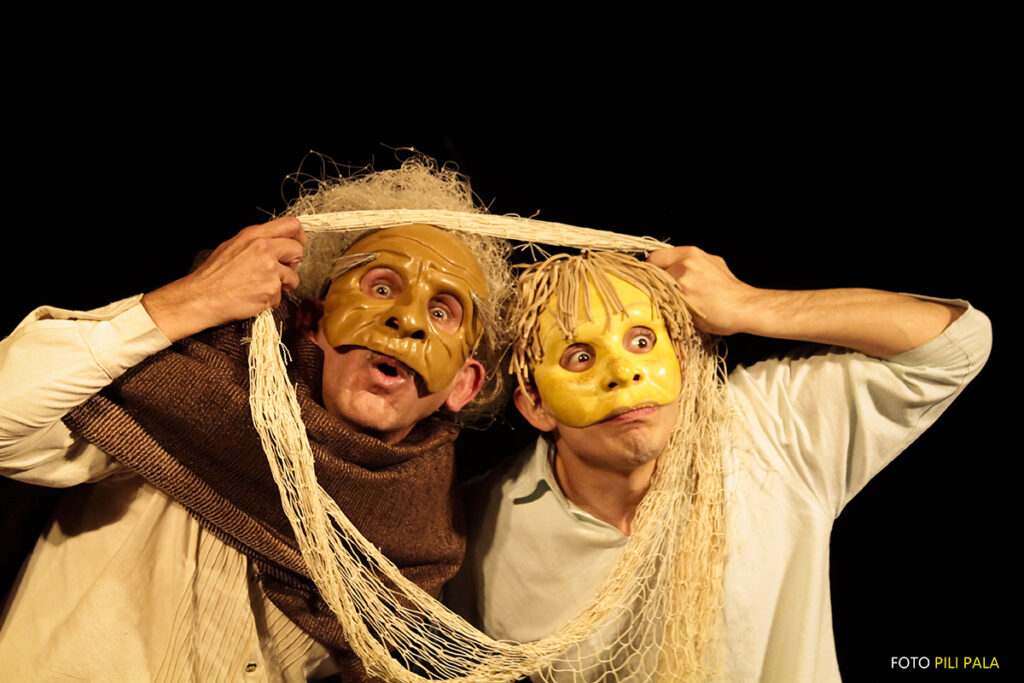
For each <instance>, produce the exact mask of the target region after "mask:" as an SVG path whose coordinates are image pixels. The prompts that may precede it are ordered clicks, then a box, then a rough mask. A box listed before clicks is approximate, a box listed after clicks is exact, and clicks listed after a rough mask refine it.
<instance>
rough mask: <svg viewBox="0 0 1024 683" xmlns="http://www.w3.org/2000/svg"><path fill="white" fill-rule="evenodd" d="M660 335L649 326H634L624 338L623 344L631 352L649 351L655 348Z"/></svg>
mask: <svg viewBox="0 0 1024 683" xmlns="http://www.w3.org/2000/svg"><path fill="white" fill-rule="evenodd" d="M657 341H658V335H656V334H654V332H653V331H652V330H651V329H649V328H647V327H632V328H630V329H629V331H628V332H626V334H625V336H624V337H623V338H622V346H623V347H625V349H626V350H627V351H629V352H630V353H647V352H648V351H650V350H651V349H653V348H654V345H655V344H656V343H657Z"/></svg>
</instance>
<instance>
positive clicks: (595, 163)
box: [0, 2, 1020, 680]
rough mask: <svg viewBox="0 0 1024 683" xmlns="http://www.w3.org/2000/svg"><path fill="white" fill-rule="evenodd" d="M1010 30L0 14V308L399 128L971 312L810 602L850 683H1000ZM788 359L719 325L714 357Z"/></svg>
mask: <svg viewBox="0 0 1024 683" xmlns="http://www.w3.org/2000/svg"><path fill="white" fill-rule="evenodd" d="M1008 23H1009V20H1008V18H1007V17H1005V16H1000V15H998V14H990V13H986V12H984V11H982V10H971V11H969V12H964V11H961V12H955V11H952V10H947V11H944V12H938V11H936V10H934V9H931V10H928V11H923V10H922V11H916V10H909V9H906V10H900V11H894V10H892V9H891V8H887V9H865V8H862V7H859V6H852V5H851V6H847V7H846V9H844V10H838V9H836V10H829V11H827V12H825V11H821V10H801V11H796V10H784V11H783V10H772V11H768V10H764V9H761V10H756V11H751V10H749V9H742V8H733V9H732V10H730V11H720V12H718V13H715V14H711V13H702V12H693V11H684V10H671V11H670V10H666V9H664V8H661V7H660V6H658V5H655V4H647V3H633V4H631V5H630V7H629V9H626V8H625V7H624V6H623V7H620V8H618V9H598V8H595V7H592V6H590V3H582V2H575V3H562V4H560V5H559V6H558V7H555V8H553V7H550V6H548V3H534V2H520V3H515V4H512V3H507V4H506V3H487V4H486V5H484V4H483V3H481V4H480V5H478V6H474V5H461V4H458V3H433V4H429V5H428V4H421V5H417V6H415V7H411V8H406V7H403V6H401V5H400V4H397V3H388V4H387V5H386V6H384V5H382V6H381V8H380V9H378V10H371V9H368V8H366V7H362V8H358V9H353V8H351V7H349V6H347V5H346V4H345V3H333V4H331V5H329V6H327V7H325V6H321V4H319V3H311V2H292V3H287V5H285V4H284V3H273V2H249V3H221V4H220V5H218V7H217V8H216V9H211V8H209V7H201V6H199V5H196V6H191V5H189V4H187V3H174V4H168V5H161V6H149V5H145V6H144V5H141V4H140V5H138V6H125V7H111V6H107V7H105V8H97V7H91V6H75V7H60V6H55V5H48V6H46V7H45V8H43V9H39V10H35V11H32V12H28V13H22V14H9V15H8V16H7V17H6V34H7V40H6V43H5V47H4V51H5V57H6V59H5V73H6V77H5V79H4V81H5V95H6V96H5V104H4V107H3V110H4V112H5V113H6V114H7V122H6V123H5V124H3V125H4V132H5V135H4V148H5V166H6V168H7V171H6V176H7V178H6V181H5V190H6V191H5V199H6V201H5V206H4V209H5V217H6V221H5V222H6V225H5V226H4V227H5V230H4V242H5V243H6V256H7V258H6V259H5V261H6V263H5V267H4V268H3V269H2V271H0V272H2V278H3V280H2V284H3V291H4V292H5V293H6V295H7V298H8V304H7V305H5V306H3V307H2V313H3V320H2V321H0V322H2V327H3V329H5V330H9V329H12V328H13V327H14V325H16V324H17V322H18V321H19V320H20V319H21V318H22V317H23V316H24V315H25V314H27V313H28V312H29V310H31V308H32V307H34V306H36V305H39V304H42V303H49V304H54V305H59V306H63V307H68V308H89V307H93V306H97V305H101V304H104V303H107V302H108V301H111V300H114V299H117V298H121V297H123V296H127V295H130V294H134V293H138V292H143V291H146V290H148V289H152V288H154V287H157V286H159V285H161V284H163V283H165V282H167V281H169V280H171V279H174V278H176V277H179V276H180V275H181V274H183V272H184V271H185V270H186V269H187V267H188V265H189V263H190V261H191V259H192V256H193V255H194V254H195V252H196V251H198V250H199V249H201V248H205V247H211V246H214V245H216V244H217V243H219V242H220V241H222V240H224V239H226V238H227V237H229V236H231V235H232V234H233V233H234V232H236V231H237V230H238V229H240V228H241V227H244V226H245V225H248V224H251V223H256V222H262V221H263V220H265V219H266V218H267V216H268V215H269V214H272V213H275V212H279V211H280V210H281V209H282V208H283V207H284V203H285V202H284V199H282V192H284V193H285V194H287V192H288V187H287V186H286V184H284V183H283V182H282V181H283V179H284V177H285V176H286V175H287V174H289V173H291V172H294V171H297V170H299V168H300V166H301V165H302V164H303V160H304V158H306V155H307V153H308V152H309V151H310V150H315V151H316V152H319V153H322V154H324V155H327V156H328V157H330V158H332V159H333V160H334V161H335V162H337V163H339V164H352V165H355V166H364V165H366V164H368V163H371V162H373V163H375V165H376V166H377V167H378V168H388V167H392V166H393V165H394V163H395V162H394V158H395V152H394V151H393V150H392V149H391V148H393V147H403V146H412V147H415V148H417V149H419V150H420V151H423V152H425V153H427V154H430V155H432V156H435V157H436V158H438V159H440V160H443V161H451V162H454V163H456V164H457V165H458V166H459V168H460V169H461V170H462V171H463V172H464V173H466V174H468V175H469V176H470V178H471V179H472V181H473V186H474V189H475V190H476V191H477V193H478V194H479V195H480V196H481V197H482V198H483V199H484V200H485V201H487V202H491V210H492V212H495V213H507V212H517V213H520V214H523V215H532V214H534V213H535V212H539V214H538V217H539V218H542V219H547V220H555V221H563V222H568V223H574V224H578V225H585V226H589V227H595V228H604V229H611V230H617V231H622V232H632V233H638V234H649V235H653V236H656V237H660V238H665V239H668V240H670V241H671V242H673V243H675V244H688V243H692V244H698V245H700V246H702V247H703V248H705V249H707V250H708V251H711V252H713V253H717V254H721V255H723V256H724V257H725V258H726V259H727V261H728V262H729V264H730V266H731V268H732V270H733V271H734V272H735V273H736V274H737V275H738V276H739V277H740V278H742V279H744V280H746V281H747V282H749V283H751V284H754V285H760V286H769V287H781V288H812V287H826V286H829V287H835V286H870V287H878V288H884V289H891V290H898V291H909V292H917V293H925V294H930V295H935V296H946V297H961V298H966V299H969V300H970V301H972V303H974V304H975V305H976V306H977V307H978V308H980V309H982V310H984V311H986V312H987V313H988V314H989V315H990V317H991V318H992V320H993V324H994V327H995V333H996V346H995V350H994V351H993V355H992V358H991V360H990V362H989V366H988V367H987V369H986V370H985V371H984V372H983V373H982V375H981V376H980V377H979V378H978V379H977V380H976V381H975V382H974V383H973V384H972V385H971V386H970V387H968V388H967V390H966V391H965V392H964V394H963V396H962V397H961V398H960V399H959V400H958V401H957V402H956V403H955V404H954V405H953V406H952V407H951V408H950V409H949V411H948V412H947V414H946V415H945V416H944V417H943V418H942V420H940V422H939V423H938V424H937V425H936V426H935V427H933V428H932V429H931V430H930V431H929V432H927V433H926V434H925V435H924V436H923V437H922V438H921V439H920V440H919V441H918V442H917V443H915V444H914V445H913V446H912V447H911V448H909V449H908V450H907V451H906V453H905V454H904V455H903V456H901V457H900V458H899V459H898V460H897V461H896V462H895V463H894V464H893V465H891V466H890V467H889V468H887V469H886V470H885V471H884V472H883V473H882V474H880V475H879V476H878V477H876V478H875V480H874V481H873V482H872V483H871V484H870V485H869V486H868V487H867V488H866V489H865V490H864V491H863V492H862V494H861V495H859V496H858V497H857V498H856V499H855V500H854V501H853V502H852V503H851V504H850V505H849V506H848V507H847V509H846V511H845V512H844V513H843V515H842V516H841V517H840V519H839V520H838V522H837V523H836V527H835V532H834V534H833V551H832V570H831V572H832V586H833V589H832V592H833V612H834V617H835V632H836V640H837V649H838V653H839V657H840V665H841V668H842V671H843V673H844V676H845V677H846V679H847V680H877V679H878V678H880V677H883V676H885V675H887V674H891V671H890V658H891V657H894V656H902V655H906V656H911V655H917V656H923V657H927V658H929V659H933V658H934V657H936V656H959V657H961V659H962V658H963V657H964V656H971V657H987V658H989V659H990V658H991V657H993V656H995V657H998V662H999V665H1000V670H999V671H988V672H985V677H991V676H992V675H999V674H1002V675H1006V674H1007V673H1008V672H1009V671H1011V670H1015V669H1018V668H1019V667H1018V666H1017V662H1016V651H1015V650H1014V649H1011V647H1010V642H1011V635H1013V634H1015V632H1016V628H1014V626H1015V624H1016V616H1017V610H1018V607H1019V602H1018V590H1017V584H1016V579H1017V577H1019V576H1020V561H1019V559H1017V555H1016V553H1011V551H1010V549H1011V547H1012V545H1014V544H1016V541H1014V539H1019V533H1017V532H1013V531H1012V529H1014V528H1016V526H1017V522H1018V521H1019V516H1018V515H1017V514H1016V509H1015V506H1014V505H1013V504H1012V502H1011V501H1012V500H1013V498H1012V496H1013V492H1012V490H1011V477H1013V476H1014V475H1015V474H1016V467H1015V465H1016V460H1017V458H1018V457H1019V453H1020V449H1019V447H1018V445H1017V443H1016V440H1015V439H1013V438H1011V431H1010V429H1011V425H1012V424H1013V422H1015V421H1016V420H1015V418H1016V415H1015V413H1016V411H1013V412H1011V407H1014V406H1015V402H1016V396H1015V395H1014V394H1011V393H1009V391H1008V390H1007V389H1006V388H1005V387H1003V388H1000V386H999V385H1000V384H1001V383H1008V381H1009V378H1010V377H1011V376H1013V375H1014V374H1015V373H1014V369H1015V368H1014V365H1011V363H1012V362H1013V361H1012V356H1011V353H1012V348H1013V345H1014V343H1013V342H1014V338H1013V337H1012V336H1011V334H1012V332H1011V331H1010V330H1009V329H1008V327H1007V326H1008V321H1010V320H1011V319H1012V318H1011V317H1010V316H1011V309H1010V294H1009V291H1012V290H1013V289H1014V287H1013V284H1014V282H1015V280H1014V278H1013V272H1014V266H1013V265H1012V263H1013V261H1015V259H1013V257H1014V256H1016V254H1015V253H1012V252H1014V251H1015V250H1016V240H1015V233H1016V232H1017V230H1018V229H1019V225H1018V227H1017V228H1015V227H1014V225H1016V224H1017V222H1016V221H1015V222H1014V224H1010V219H1009V214H1008V213H1007V212H1006V211H1005V210H1004V209H1003V208H999V204H1000V203H1003V202H1005V200H1006V188H1007V187H1008V186H1009V177H1010V173H1011V171H1014V170H1016V168H1015V166H1016V162H1017V160H1018V159H1019V156H1018V151H1017V149H1016V144H1015V142H1016V141H1015V140H1014V139H1013V136H1012V135H1011V126H1010V118H1011V113H1010V111H1009V100H1010V97H1009V93H1010V92H1012V91H1013V90H1015V89H1017V87H1018V83H1017V82H1016V79H1015V80H1011V69H1010V68H1009V65H1008V63H1007V61H1008V59H1009V53H1010V50H1009V42H1008V40H1009V38H1008V36H1009V32H1008V30H1007V25H1008ZM306 163H307V165H306V166H305V168H306V169H307V170H315V169H316V164H315V163H311V162H310V160H308V159H307V161H306ZM782 348H785V345H780V344H778V343H774V342H765V341H763V340H757V339H751V338H744V337H738V338H734V339H732V340H730V342H729V354H730V355H729V360H730V363H731V364H732V363H736V362H750V361H752V360H754V359H756V358H758V357H761V356H763V355H765V354H768V353H774V352H776V351H778V350H780V349H782ZM522 436H523V434H522V433H521V432H518V431H517V432H516V433H514V434H513V439H515V438H520V437H522ZM478 438H479V435H471V436H470V437H469V438H467V440H466V443H467V444H469V445H468V446H467V447H466V448H465V449H464V452H463V453H462V455H461V457H462V458H463V459H464V460H465V459H466V458H467V457H470V458H471V457H472V456H473V455H474V454H476V453H477V452H479V449H478V448H477V446H476V443H477V442H478V441H477V440H478ZM465 451H472V452H471V453H469V454H468V455H467V453H466V452H465ZM477 465H479V462H477ZM5 534H6V535H7V536H8V538H7V539H5V543H4V545H5V546H7V547H11V546H17V543H18V539H17V538H16V536H17V531H16V530H13V529H9V528H5ZM896 673H897V675H896V678H906V677H907V676H913V672H909V671H907V672H896ZM943 675H944V674H943V673H942V672H936V671H935V670H934V665H933V669H932V670H931V671H929V672H927V673H926V674H925V677H933V676H943ZM965 676H966V674H965V673H964V672H963V671H957V672H948V674H945V675H944V677H946V678H957V679H960V678H963V677H965ZM913 677H921V676H920V675H918V676H913Z"/></svg>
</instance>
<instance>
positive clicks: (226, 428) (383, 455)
mask: <svg viewBox="0 0 1024 683" xmlns="http://www.w3.org/2000/svg"><path fill="white" fill-rule="evenodd" d="M290 309H291V307H290V306H282V307H280V308H279V309H278V311H277V312H276V317H277V318H278V320H279V321H285V320H287V319H289V318H290V316H291V310H290ZM246 327H247V324H246V323H237V324H233V325H227V326H224V327H220V328H215V329H213V330H208V331H206V332H204V333H202V334H200V335H197V336H195V337H192V338H189V339H186V340H184V341H182V342H179V343H177V344H175V345H174V346H172V347H171V348H170V349H167V350H165V351H163V352H161V353H159V354H157V355H155V356H153V357H152V358H150V359H148V360H147V361H145V362H143V363H141V364H140V365H138V366H136V367H135V368H132V369H131V370H129V371H128V372H127V373H125V374H124V375H123V376H122V377H120V378H119V379H118V380H117V381H115V382H114V383H113V384H112V385H111V386H110V387H109V388H107V389H105V390H104V391H102V392H101V393H100V394H98V395H96V396H94V397H93V398H92V399H90V400H89V401H87V402H86V403H85V404H84V405H82V406H81V407H79V408H77V409H75V410H73V411H72V412H71V413H70V414H68V415H67V416H66V417H65V419H64V421H65V423H66V424H67V425H68V427H69V428H70V429H71V430H73V431H74V432H75V433H77V434H80V435H82V436H83V437H84V438H85V439H87V440H88V441H89V442H91V443H93V444H94V445H96V446H97V447H99V448H100V449H101V450H103V451H105V452H106V453H108V454H110V455H111V456H113V457H114V458H116V459H117V460H118V461H120V462H121V463H123V464H125V465H127V466H128V467H129V468H131V469H132V470H134V471H136V472H137V473H139V474H140V475H141V476H142V477H144V478H145V479H146V480H147V481H149V482H150V483H151V484H153V485H154V486H156V487H157V488H158V489H160V490H162V491H163V492H164V493H166V494H167V495H169V496H170V497H171V498H173V499H174V500H175V501H177V502H178V503H180V504H181V505H183V506H184V507H185V508H186V509H187V510H188V511H189V512H190V513H191V514H192V515H193V516H194V517H196V518H197V519H198V520H199V521H200V522H201V523H202V524H203V525H204V526H205V527H207V528H208V529H210V530H211V531H212V532H214V533H216V534H217V535H218V536H219V537H220V538H221V539H223V540H224V541H225V542H227V543H228V544H230V545H232V546H233V547H235V548H237V549H238V550H240V551H241V552H243V553H245V554H246V555H248V556H249V557H251V558H252V559H253V560H255V562H256V564H257V566H258V568H259V570H260V574H261V579H262V583H263V587H264V590H265V591H266V593H267V595H268V596H269V597H270V599H271V600H273V602H274V603H275V604H277V605H278V606H279V607H280V608H281V609H282V610H283V611H284V612H285V614H287V615H288V616H289V617H290V618H291V619H292V620H293V621H294V622H295V623H296V624H298V625H299V626H300V627H302V628H303V629H304V630H305V631H307V632H308V633H309V634H311V635H312V636H313V637H314V638H316V639H317V640H318V641H320V642H321V643H324V644H325V645H327V646H329V647H333V648H337V649H341V650H345V652H344V653H343V655H342V660H343V670H344V671H345V672H347V673H346V675H345V676H344V680H356V679H360V678H362V676H363V674H362V673H361V671H360V670H361V667H360V666H359V665H358V662H357V661H355V657H354V656H353V655H352V654H351V653H350V652H348V650H347V648H346V647H345V641H344V635H343V634H342V632H341V628H340V626H339V625H338V622H337V620H336V619H335V617H334V615H333V614H332V613H331V611H330V610H329V609H328V608H327V606H326V604H325V603H324V602H323V600H322V599H321V598H320V596H319V594H318V593H317V591H316V588H315V586H314V585H313V584H312V582H311V581H310V580H309V578H308V574H307V570H306V566H305V563H304V562H303V559H302V556H301V555H300V553H299V550H298V546H297V544H296V542H295V538H294V535H293V534H292V530H291V527H290V525H289V523H288V519H287V518H286V517H285V514H284V512H283V510H282V508H281V499H280V495H279V493H278V490H277V486H276V484H275V483H274V481H273V478H272V477H271V474H270V468H269V466H268V465H267V460H266V455H265V454H264V452H263V449H262V447H261V445H260V442H259V437H258V435H257V434H256V431H255V429H254V428H253V426H252V419H251V416H250V413H249V403H248V393H249V378H248V360H247V354H248V347H247V345H246V344H245V343H244V336H245V334H246ZM282 338H283V340H284V341H285V343H286V344H287V345H288V346H289V348H290V350H291V352H292V362H291V363H290V365H289V373H290V375H291V379H292V381H293V383H295V385H296V389H297V393H298V400H299V404H300V406H301V409H302V416H303V420H304V421H305V423H306V429H307V432H308V435H309V441H310V445H311V446H312V449H313V454H314V456H315V462H316V474H317V479H318V480H319V482H320V485H321V486H322V487H323V488H324V489H325V490H326V491H327V492H328V493H329V494H330V495H331V496H332V497H333V498H334V499H335V500H336V501H337V503H338V505H339V506H340V508H341V509H342V510H343V511H344V512H345V514H346V515H347V516H348V517H349V519H350V520H352V522H353V523H354V524H355V525H356V527H357V528H358V529H359V530H360V531H361V532H362V533H363V535H364V536H366V537H367V538H368V539H369V540H370V541H372V542H373V543H375V544H376V545H377V546H378V547H380V548H381V550H382V551H383V552H384V553H385V554H386V555H387V556H388V557H389V558H390V559H391V560H392V561H393V562H394V563H395V564H396V565H397V566H398V567H399V568H400V569H401V570H402V573H403V574H405V576H406V577H408V578H409V579H410V580H412V581H414V582H416V583H417V584H418V585H420V586H421V587H422V588H423V589H424V590H426V591H428V592H429V593H431V594H434V595H437V594H438V593H439V592H440V589H441V586H442V585H443V584H444V582H445V581H447V580H448V579H449V578H451V577H452V575H453V574H454V573H455V571H456V570H457V569H458V567H459V564H460V563H461V562H462V556H463V552H464V549H465V538H464V535H463V530H464V525H463V520H462V509H461V504H460V503H459V502H458V497H457V493H456V482H455V466H454V442H455V437H456V435H457V433H458V431H457V429H456V428H455V427H453V426H451V425H448V424H445V423H444V422H442V421H440V420H433V419H432V420H428V421H425V422H424V423H421V424H420V425H419V426H417V427H416V429H414V430H413V432H412V433H411V434H410V436H409V438H407V439H406V440H405V441H403V442H402V443H401V444H400V445H397V446H391V445H388V444H385V443H383V442H382V441H379V440H377V439H374V438H372V437H369V436H365V435H363V434H359V433H355V432H352V431H349V430H347V429H346V428H345V427H344V426H342V424H341V423H340V421H338V420H337V419H336V418H334V417H333V416H332V415H330V414H329V413H327V411H326V410H324V408H323V407H322V406H321V405H320V404H319V402H318V401H319V398H320V392H321V372H322V363H323V353H322V352H321V351H320V349H319V348H318V347H317V346H316V345H315V344H314V343H313V342H312V340H310V339H308V338H307V337H306V336H305V335H298V334H295V333H292V332H289V331H288V330H287V329H286V330H285V332H284V334H283V335H282Z"/></svg>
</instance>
